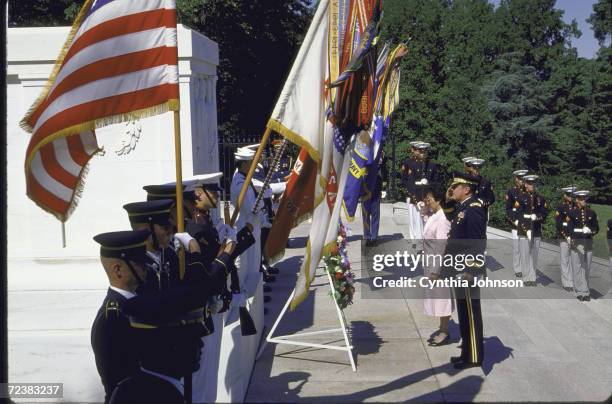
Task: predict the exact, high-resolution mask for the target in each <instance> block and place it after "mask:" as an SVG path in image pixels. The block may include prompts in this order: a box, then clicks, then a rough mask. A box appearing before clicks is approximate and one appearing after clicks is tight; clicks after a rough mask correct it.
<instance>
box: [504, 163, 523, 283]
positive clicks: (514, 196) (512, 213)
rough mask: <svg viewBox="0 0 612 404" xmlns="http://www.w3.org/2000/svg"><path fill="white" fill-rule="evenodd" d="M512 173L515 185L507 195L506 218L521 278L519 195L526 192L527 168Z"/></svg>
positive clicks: (516, 269) (515, 262)
mask: <svg viewBox="0 0 612 404" xmlns="http://www.w3.org/2000/svg"><path fill="white" fill-rule="evenodd" d="M512 174H513V175H514V186H513V187H512V188H510V189H508V191H507V192H506V196H505V199H506V219H507V220H508V222H509V223H510V227H511V230H512V268H513V269H514V275H515V276H516V277H517V278H521V277H522V276H523V272H521V271H522V269H521V252H520V250H519V237H518V223H519V222H518V219H519V217H518V215H519V213H518V208H519V206H520V203H519V197H520V196H521V194H523V193H524V192H525V188H524V187H523V176H524V175H526V174H527V170H516V171H514V172H513V173H512Z"/></svg>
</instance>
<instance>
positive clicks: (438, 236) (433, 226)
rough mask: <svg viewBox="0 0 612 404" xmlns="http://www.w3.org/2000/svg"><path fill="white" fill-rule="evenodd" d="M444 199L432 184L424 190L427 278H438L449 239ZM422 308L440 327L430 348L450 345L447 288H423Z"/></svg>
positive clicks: (450, 297) (441, 192) (451, 300)
mask: <svg viewBox="0 0 612 404" xmlns="http://www.w3.org/2000/svg"><path fill="white" fill-rule="evenodd" d="M445 198H446V190H445V189H444V188H442V187H441V186H439V185H438V184H435V185H433V186H431V187H430V188H429V189H428V190H427V193H426V196H425V200H424V202H425V208H426V210H428V211H429V213H430V216H429V218H428V219H427V221H426V222H425V227H424V228H423V254H424V261H423V262H424V264H423V272H424V275H425V276H426V277H428V278H430V279H438V278H440V271H441V267H442V265H441V264H442V261H443V257H444V250H445V248H446V242H447V239H448V232H449V231H450V222H449V221H448V219H446V216H445V214H444V210H443V207H444V206H443V204H444V200H445ZM428 256H429V257H428ZM434 256H436V258H435V259H434V258H433V257H434ZM423 306H424V312H425V314H427V315H428V316H434V317H439V318H440V328H439V329H438V331H437V332H436V333H434V335H433V336H432V337H431V338H430V339H429V340H428V342H429V345H430V346H440V345H446V344H449V343H450V338H449V333H448V323H449V321H450V317H451V314H452V313H453V299H452V296H451V290H450V288H447V287H434V288H431V289H429V288H427V289H425V298H424V300H423Z"/></svg>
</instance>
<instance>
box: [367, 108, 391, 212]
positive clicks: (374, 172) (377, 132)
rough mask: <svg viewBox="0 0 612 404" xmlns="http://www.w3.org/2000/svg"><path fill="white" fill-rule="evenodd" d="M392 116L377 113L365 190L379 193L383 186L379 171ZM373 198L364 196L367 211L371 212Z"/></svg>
mask: <svg viewBox="0 0 612 404" xmlns="http://www.w3.org/2000/svg"><path fill="white" fill-rule="evenodd" d="M390 122H391V118H390V117H389V116H387V117H386V118H384V117H383V116H381V115H377V116H376V117H375V118H374V132H373V133H372V147H371V148H370V156H369V158H368V165H367V175H366V178H365V190H366V191H365V192H366V194H369V193H379V192H380V191H381V190H380V189H378V188H379V187H382V181H380V182H379V181H378V173H379V171H380V168H381V164H382V152H383V147H384V145H385V139H386V137H387V133H388V131H389V124H390ZM371 202H372V198H367V197H366V198H363V202H362V204H363V209H364V210H365V211H366V212H370V205H371Z"/></svg>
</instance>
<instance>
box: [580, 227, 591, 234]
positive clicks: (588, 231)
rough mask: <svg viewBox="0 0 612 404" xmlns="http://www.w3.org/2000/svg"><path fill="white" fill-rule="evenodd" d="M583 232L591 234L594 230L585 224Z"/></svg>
mask: <svg viewBox="0 0 612 404" xmlns="http://www.w3.org/2000/svg"><path fill="white" fill-rule="evenodd" d="M582 233H583V234H591V233H593V231H592V230H591V229H589V228H588V227H587V226H584V227H583V228H582Z"/></svg>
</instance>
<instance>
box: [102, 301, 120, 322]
mask: <svg viewBox="0 0 612 404" xmlns="http://www.w3.org/2000/svg"><path fill="white" fill-rule="evenodd" d="M119 314H121V309H120V308H119V303H117V301H116V300H108V301H107V302H106V306H104V316H105V317H106V318H109V316H115V318H117V317H119Z"/></svg>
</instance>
